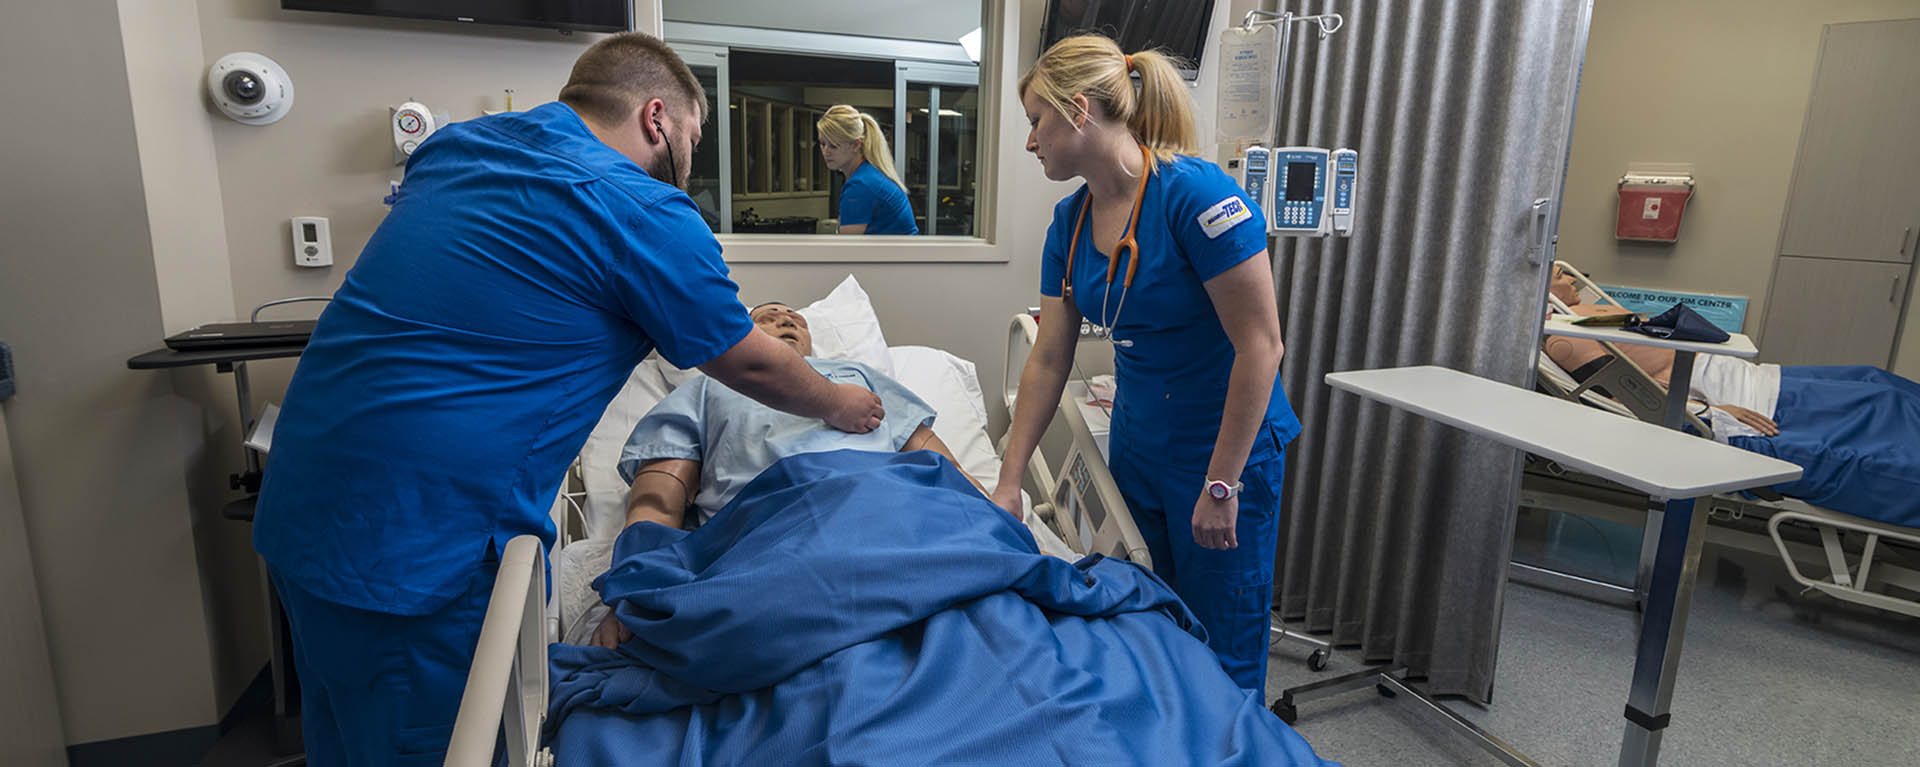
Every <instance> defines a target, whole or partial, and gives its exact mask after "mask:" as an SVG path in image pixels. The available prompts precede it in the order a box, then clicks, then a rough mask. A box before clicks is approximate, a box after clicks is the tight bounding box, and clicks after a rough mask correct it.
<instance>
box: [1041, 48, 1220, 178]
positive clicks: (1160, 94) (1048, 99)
mask: <svg viewBox="0 0 1920 767" xmlns="http://www.w3.org/2000/svg"><path fill="white" fill-rule="evenodd" d="M1131 72H1138V73H1140V83H1139V86H1138V91H1137V92H1136V90H1135V85H1134V82H1133V78H1132V77H1130V76H1129V74H1130V73H1131ZM1029 92H1031V93H1033V94H1034V95H1036V96H1039V97H1040V100H1041V101H1043V102H1045V103H1047V104H1050V105H1052V106H1053V108H1054V109H1057V110H1059V111H1060V114H1061V116H1063V117H1065V118H1067V119H1068V120H1070V121H1071V120H1078V119H1079V117H1080V116H1079V115H1078V114H1076V110H1075V109H1074V105H1073V97H1074V96H1075V95H1084V96H1086V97H1087V100H1089V101H1092V102H1095V103H1097V104H1099V105H1100V106H1101V107H1102V108H1104V109H1105V110H1106V113H1107V116H1108V117H1110V118H1112V119H1114V120H1116V121H1119V122H1120V124H1122V125H1125V126H1127V132H1128V133H1131V134H1133V138H1134V140H1136V141H1139V142H1140V143H1142V144H1145V145H1147V148H1148V149H1149V150H1152V151H1153V156H1154V159H1156V160H1158V161H1160V162H1166V161H1168V160H1171V159H1173V156H1174V155H1176V154H1186V155H1191V154H1197V153H1198V152H1199V151H1200V141H1199V136H1198V134H1199V131H1198V129H1196V128H1195V127H1194V122H1193V98H1192V97H1191V96H1188V95H1187V85H1186V83H1185V82H1183V81H1182V79H1181V77H1180V71H1179V70H1178V69H1176V68H1175V67H1174V64H1173V60H1172V59H1171V58H1169V57H1168V56H1167V55H1166V54H1164V53H1161V52H1159V51H1154V50H1146V51H1140V52H1139V53H1135V54H1133V55H1132V56H1128V55H1126V54H1124V53H1122V52H1121V51H1120V46H1119V45H1116V44H1115V43H1114V42H1113V41H1112V40H1110V39H1108V38H1106V37H1103V36H1100V35H1076V36H1073V37H1069V38H1066V39H1063V40H1061V41H1060V42H1057V43H1054V44H1053V47H1051V48H1048V49H1047V52H1046V53H1043V54H1040V60H1039V61H1036V62H1034V64H1033V68H1032V69H1029V70H1027V73H1026V74H1025V75H1022V76H1021V77H1020V96H1021V98H1025V97H1026V95H1027V94H1028V93H1029Z"/></svg>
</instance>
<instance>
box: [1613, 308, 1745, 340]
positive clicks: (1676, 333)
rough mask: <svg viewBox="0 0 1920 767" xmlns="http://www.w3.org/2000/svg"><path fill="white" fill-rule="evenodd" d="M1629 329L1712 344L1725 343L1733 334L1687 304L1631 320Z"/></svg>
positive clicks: (1659, 336) (1674, 338) (1662, 336)
mask: <svg viewBox="0 0 1920 767" xmlns="http://www.w3.org/2000/svg"><path fill="white" fill-rule="evenodd" d="M1627 329H1628V330H1632V331H1635V332H1638V333H1645V334H1647V335H1650V336H1653V337H1654V338H1666V339H1670V340H1674V341H1700V342H1704V343H1710V344H1718V343H1725V342H1726V340H1727V339H1729V338H1732V337H1733V336H1730V335H1727V331H1724V330H1721V329H1720V328H1717V327H1714V324H1713V323H1712V322H1708V321H1707V318H1705V317H1702V316H1700V313H1699V312H1696V311H1694V310H1693V309H1692V307H1689V306H1687V305H1686V304H1674V305H1673V308H1672V309H1668V310H1666V311H1664V312H1661V313H1659V314H1657V315H1654V316H1653V317H1649V318H1647V319H1644V320H1640V321H1638V322H1635V321H1631V320H1629V321H1628V322H1627Z"/></svg>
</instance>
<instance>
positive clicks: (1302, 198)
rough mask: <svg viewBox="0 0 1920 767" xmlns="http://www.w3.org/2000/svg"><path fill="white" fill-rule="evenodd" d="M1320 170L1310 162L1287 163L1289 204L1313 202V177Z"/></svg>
mask: <svg viewBox="0 0 1920 767" xmlns="http://www.w3.org/2000/svg"><path fill="white" fill-rule="evenodd" d="M1318 168H1319V165H1318V164H1316V163H1310V162H1289V163H1287V202H1309V201H1311V200H1313V175H1314V172H1315V170H1317V169H1318Z"/></svg>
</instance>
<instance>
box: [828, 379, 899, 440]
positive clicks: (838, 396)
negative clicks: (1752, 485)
mask: <svg viewBox="0 0 1920 767" xmlns="http://www.w3.org/2000/svg"><path fill="white" fill-rule="evenodd" d="M886 417H887V409H886V408H885V407H884V406H882V405H881V404H880V395H878V394H874V393H873V392H871V391H869V390H867V388H866V387H864V386H860V385H858V384H834V387H833V412H832V413H829V414H828V415H827V417H826V422H827V425H828V426H832V427H833V428H835V429H839V430H841V431H844V432H847V433H849V434H865V433H867V432H870V431H873V430H874V429H877V428H880V422H881V421H882V420H883V419H885V418H886Z"/></svg>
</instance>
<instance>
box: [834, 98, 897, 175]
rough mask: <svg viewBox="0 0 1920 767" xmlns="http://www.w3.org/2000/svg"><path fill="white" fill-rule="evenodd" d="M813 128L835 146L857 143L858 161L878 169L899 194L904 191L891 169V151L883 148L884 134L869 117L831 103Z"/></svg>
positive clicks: (885, 146)
mask: <svg viewBox="0 0 1920 767" xmlns="http://www.w3.org/2000/svg"><path fill="white" fill-rule="evenodd" d="M813 127H815V128H818V129H819V130H820V134H821V135H822V136H825V137H826V138H827V139H828V140H829V141H832V142H834V143H836V144H852V143H854V142H856V141H857V142H860V159H861V160H862V161H864V162H866V163H867V164H869V165H872V166H873V167H875V168H878V169H879V170H880V172H881V173H883V174H885V175H886V177H887V178H888V180H891V181H892V182H893V183H894V184H896V185H898V186H899V187H900V189H901V190H902V191H905V190H906V188H907V185H906V184H904V183H901V181H900V174H899V172H897V171H895V170H894V169H893V151H892V150H891V149H889V148H888V147H887V133H886V131H883V130H881V129H880V123H879V122H877V121H875V120H874V119H873V117H872V116H870V115H868V114H867V113H865V112H862V111H860V110H858V109H854V108H853V107H850V106H847V105H846V104H835V105H833V106H831V107H828V108H827V112H826V114H824V115H822V116H821V117H820V120H819V121H818V122H815V123H814V124H813Z"/></svg>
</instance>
